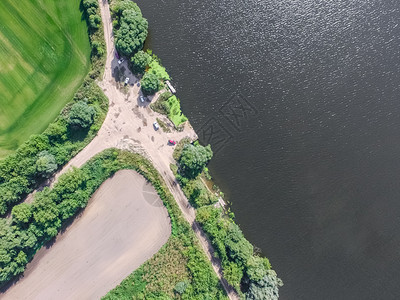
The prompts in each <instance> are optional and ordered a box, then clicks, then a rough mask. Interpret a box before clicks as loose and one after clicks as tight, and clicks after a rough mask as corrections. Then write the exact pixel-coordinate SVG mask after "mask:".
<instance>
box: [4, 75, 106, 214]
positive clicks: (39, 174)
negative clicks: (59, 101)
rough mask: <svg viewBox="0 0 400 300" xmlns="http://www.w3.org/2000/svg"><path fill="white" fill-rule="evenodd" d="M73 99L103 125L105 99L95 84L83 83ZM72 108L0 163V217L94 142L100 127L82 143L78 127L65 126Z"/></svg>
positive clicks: (88, 133) (88, 134)
mask: <svg viewBox="0 0 400 300" xmlns="http://www.w3.org/2000/svg"><path fill="white" fill-rule="evenodd" d="M75 99H76V101H77V103H80V102H82V101H81V100H83V99H86V100H87V103H85V104H84V106H85V108H86V109H87V110H89V111H90V112H91V113H92V112H93V111H97V113H96V116H95V120H96V122H100V123H101V122H102V118H104V115H105V111H106V110H107V98H105V96H104V94H103V93H102V91H101V89H100V88H99V87H98V86H97V85H96V83H95V82H94V81H87V82H85V83H84V85H83V86H82V87H81V89H80V90H79V91H78V92H77V93H76V96H75ZM75 105H77V104H74V105H72V107H71V108H73V107H76V106H75ZM79 106H80V105H79ZM71 108H67V109H65V110H64V111H63V112H62V113H61V115H60V116H59V117H58V119H57V120H56V121H55V122H53V123H52V124H50V125H49V127H48V128H47V129H46V130H45V132H44V133H42V134H38V135H32V136H31V137H30V138H29V140H28V141H26V142H25V143H24V144H22V145H21V146H20V147H19V148H18V149H17V151H16V152H15V153H14V154H11V155H9V156H7V157H6V158H5V159H4V160H2V161H1V162H0V214H4V213H6V211H7V210H8V209H9V208H10V207H11V206H12V205H13V204H15V203H17V202H19V201H20V200H21V199H22V198H23V197H24V196H25V195H26V194H27V193H29V192H31V191H32V190H33V189H34V188H35V187H36V186H38V185H39V184H40V183H42V182H43V180H44V179H45V178H47V177H49V176H50V175H51V174H52V173H53V172H54V171H55V170H56V169H57V168H58V166H61V165H63V164H65V163H66V162H67V161H68V160H69V159H71V157H72V156H73V155H75V154H76V153H77V152H78V151H79V150H80V149H82V148H83V147H84V146H85V145H86V144H87V143H88V142H89V140H91V138H93V136H94V133H95V132H96V131H97V130H98V128H99V126H97V127H96V128H90V129H89V131H88V132H86V131H85V132H84V134H85V135H84V136H83V139H78V140H76V139H74V138H73V136H74V135H75V134H76V133H77V132H81V127H79V126H78V127H74V128H70V126H68V122H69V121H68V120H70V115H71V113H70V111H71ZM79 113H81V112H79ZM79 120H80V121H82V120H81V119H79ZM90 122H91V123H92V122H93V119H91V121H90Z"/></svg>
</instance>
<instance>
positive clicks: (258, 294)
mask: <svg viewBox="0 0 400 300" xmlns="http://www.w3.org/2000/svg"><path fill="white" fill-rule="evenodd" d="M282 285H283V283H282V280H281V279H279V278H278V277H277V276H276V273H275V271H273V270H268V271H267V275H265V276H264V277H263V278H262V279H261V280H259V281H256V282H254V281H251V282H250V285H249V289H248V291H247V293H246V299H249V300H264V299H265V300H278V298H279V287H281V286H282Z"/></svg>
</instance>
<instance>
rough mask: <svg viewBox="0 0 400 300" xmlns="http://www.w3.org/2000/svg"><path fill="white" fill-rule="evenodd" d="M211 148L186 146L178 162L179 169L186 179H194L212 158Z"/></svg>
mask: <svg viewBox="0 0 400 300" xmlns="http://www.w3.org/2000/svg"><path fill="white" fill-rule="evenodd" d="M212 155H213V153H212V150H211V146H210V145H208V146H206V147H203V146H201V145H197V146H194V145H192V144H186V145H185V146H184V147H183V150H182V154H181V158H180V160H179V163H180V166H181V169H182V171H183V173H184V174H185V176H186V177H188V178H196V177H197V176H198V175H199V174H200V173H201V172H202V171H203V169H204V167H205V166H206V165H207V163H208V162H209V161H210V159H211V158H212Z"/></svg>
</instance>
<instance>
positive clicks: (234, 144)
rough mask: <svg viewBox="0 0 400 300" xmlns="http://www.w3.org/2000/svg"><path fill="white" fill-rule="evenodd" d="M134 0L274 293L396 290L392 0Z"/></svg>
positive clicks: (398, 13) (399, 163)
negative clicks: (277, 282) (261, 257)
mask: <svg viewBox="0 0 400 300" xmlns="http://www.w3.org/2000/svg"><path fill="white" fill-rule="evenodd" d="M137 2H138V4H139V5H140V7H141V8H142V10H143V13H144V15H145V17H147V18H148V19H149V22H150V38H149V41H148V46H149V47H151V48H152V49H153V50H154V51H155V53H157V54H158V55H159V56H160V57H161V59H162V61H163V63H164V65H165V66H166V67H167V68H168V71H169V72H170V74H171V75H172V77H173V79H174V80H173V82H174V84H175V85H176V88H177V90H178V95H179V97H180V98H181V100H182V106H183V111H184V113H185V114H186V115H188V117H189V119H190V120H191V122H192V124H193V126H194V127H195V129H196V131H198V133H199V134H200V136H201V139H202V140H203V142H208V141H210V142H211V144H212V146H213V147H214V149H216V150H217V151H216V154H215V156H214V158H213V160H212V163H211V165H210V169H211V172H212V174H213V176H214V177H215V179H216V181H217V184H218V185H219V186H220V187H221V188H222V189H223V190H224V192H225V193H226V195H227V196H228V199H229V200H230V201H231V202H232V203H233V205H232V206H233V211H234V212H235V213H236V217H237V221H238V223H239V224H240V225H241V227H242V229H243V231H244V233H245V235H246V236H247V238H249V239H250V240H251V241H252V242H253V243H254V244H255V245H257V246H258V247H260V248H262V250H263V253H264V254H265V255H267V256H268V257H269V258H270V260H271V262H272V264H273V266H274V268H275V269H276V270H277V272H278V274H279V276H280V277H281V278H282V279H283V280H284V282H285V286H284V287H283V288H282V289H281V298H282V299H400V255H399V254H400V222H399V221H400V99H399V84H400V81H399V80H400V70H399V67H400V53H399V52H400V26H398V23H399V22H400V21H399V20H400V2H399V1H394V0H385V1H377V0H375V1H374V0H364V1H349V0H336V1H328V0H325V1H322V0H319V1H318V0H291V1H289V0H263V1H260V0H259V1H257V0H250V1H244V0H235V1H233V0H230V1H229V0H221V1H211V0H203V1H193V0H187V1H178V0H168V1H167V0H164V1H160V0H146V1H144V0H139V1H137ZM232 112H236V114H235V115H232ZM210 128H212V129H214V132H213V134H212V135H211V136H209V135H207V134H206V133H208V132H209V129H210Z"/></svg>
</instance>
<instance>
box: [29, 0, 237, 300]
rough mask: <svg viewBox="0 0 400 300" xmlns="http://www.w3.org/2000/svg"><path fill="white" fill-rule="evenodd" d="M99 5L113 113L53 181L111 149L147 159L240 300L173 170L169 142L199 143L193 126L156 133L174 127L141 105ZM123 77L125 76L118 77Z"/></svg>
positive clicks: (105, 84) (106, 11)
mask: <svg viewBox="0 0 400 300" xmlns="http://www.w3.org/2000/svg"><path fill="white" fill-rule="evenodd" d="M99 3H100V8H101V15H102V20H103V23H104V35H105V40H106V46H107V61H106V68H105V72H104V78H103V80H102V81H101V82H99V83H98V84H99V86H100V87H101V88H102V89H103V91H104V93H105V95H106V96H107V97H108V99H109V111H108V114H107V116H106V119H105V120H104V123H103V125H102V127H101V128H100V130H99V132H98V134H97V136H96V137H95V138H94V139H93V140H92V142H91V143H90V144H89V145H88V146H87V147H85V148H84V149H83V150H82V151H81V152H80V153H78V154H77V155H76V156H75V157H74V158H73V159H72V160H71V161H70V162H69V163H68V164H67V165H66V166H65V167H64V168H63V169H62V170H61V171H59V172H58V173H57V174H56V175H55V177H54V178H53V179H52V180H51V181H52V182H55V181H56V179H57V178H58V177H59V176H60V175H61V174H63V173H65V172H66V171H67V170H68V169H70V168H71V167H72V166H75V167H81V166H82V165H83V164H84V163H85V162H86V161H87V160H89V159H90V158H91V157H93V156H94V155H96V154H97V153H100V152H101V151H103V150H105V149H108V148H111V147H115V148H119V149H125V150H130V151H133V152H137V153H140V154H142V155H143V156H145V157H147V158H148V159H149V160H150V161H151V162H152V163H153V165H154V166H155V168H156V169H157V170H158V171H159V172H160V174H161V175H162V177H163V178H164V180H165V182H166V183H167V185H168V188H169V189H170V191H171V193H172V194H173V196H174V198H175V200H176V201H177V203H178V205H179V207H180V209H181V210H182V212H183V214H184V217H185V218H186V220H187V221H188V222H189V223H190V224H191V226H192V228H193V230H194V232H195V234H196V236H197V237H198V239H199V241H200V244H201V246H202V248H203V250H204V252H205V253H206V255H207V256H208V258H209V259H210V261H211V262H212V266H213V268H214V270H215V273H216V274H217V276H218V278H219V279H220V281H221V283H222V285H223V286H224V288H225V290H226V291H227V293H228V296H229V298H230V299H238V296H237V294H236V293H235V292H234V290H233V288H232V287H231V286H229V285H228V283H227V282H226V281H225V279H224V278H223V277H222V268H221V262H220V261H219V259H216V258H214V257H213V252H214V250H213V247H212V244H211V243H210V241H209V240H208V239H207V237H206V235H205V234H204V232H203V231H202V229H201V228H200V226H199V225H198V224H197V223H196V222H195V221H194V220H195V210H194V209H193V208H192V207H191V206H190V204H189V202H188V200H187V198H186V197H185V195H184V194H183V192H182V190H181V188H180V187H179V185H177V184H176V181H175V177H174V175H173V173H172V171H171V170H170V167H169V166H170V164H171V163H174V159H173V157H172V153H173V147H172V146H169V145H168V143H167V141H168V140H169V139H172V140H177V141H179V140H181V139H182V138H184V137H188V138H190V139H191V140H195V139H197V135H196V133H195V132H194V130H193V129H192V127H191V126H190V124H189V123H187V125H185V128H184V130H183V131H181V132H178V131H175V130H172V131H171V132H170V133H165V132H163V131H162V129H159V130H158V131H155V130H154V128H153V125H152V124H153V122H154V121H156V118H159V119H162V120H163V121H164V122H165V123H167V124H171V122H170V121H169V120H168V119H167V118H166V117H165V116H163V115H160V114H158V113H156V112H154V111H152V110H151V109H150V107H148V105H149V103H148V102H146V103H144V104H142V103H141V102H140V101H139V95H140V87H139V84H138V81H137V79H136V78H135V76H134V75H133V74H132V73H131V72H130V71H129V70H128V67H127V65H126V62H124V63H123V64H122V65H121V66H119V65H118V61H117V59H116V58H115V48H114V40H113V39H114V38H113V34H112V20H111V15H110V8H109V4H108V1H107V0H99ZM177 55H178V54H177ZM122 73H123V75H121V76H117V75H120V74H122ZM115 77H120V79H121V81H122V82H123V80H124V79H125V77H129V78H130V80H129V85H128V86H126V87H124V86H123V83H122V82H121V81H120V82H117V81H116V79H115ZM155 98H156V97H155ZM28 198H31V197H28ZM28 201H29V200H28ZM132 270H133V269H132ZM132 270H131V271H132Z"/></svg>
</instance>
